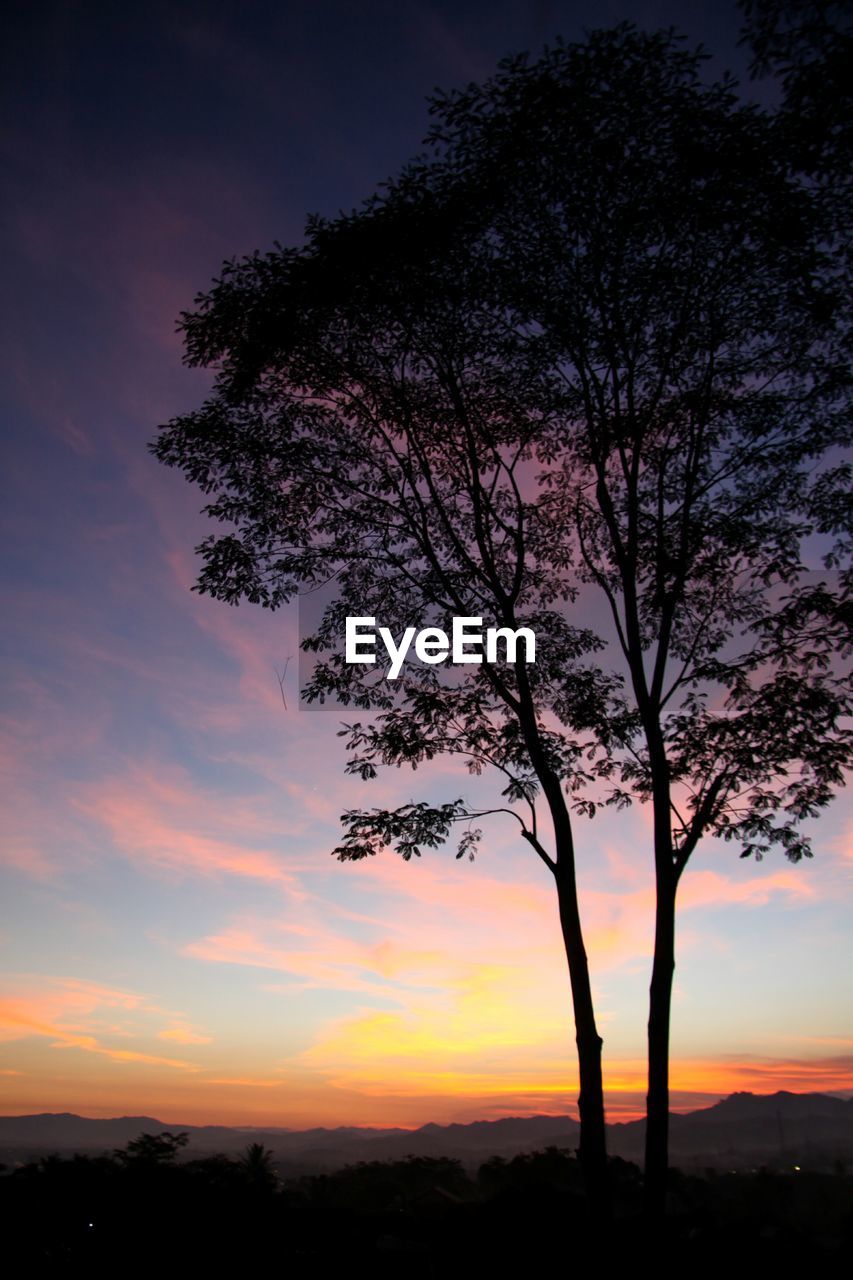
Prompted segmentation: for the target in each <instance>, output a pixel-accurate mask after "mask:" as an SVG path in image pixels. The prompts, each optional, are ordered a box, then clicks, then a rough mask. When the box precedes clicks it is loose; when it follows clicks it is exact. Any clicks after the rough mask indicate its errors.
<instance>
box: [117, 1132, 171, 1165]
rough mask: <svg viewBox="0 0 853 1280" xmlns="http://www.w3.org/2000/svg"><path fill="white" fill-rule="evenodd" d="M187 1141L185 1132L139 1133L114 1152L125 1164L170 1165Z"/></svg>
mask: <svg viewBox="0 0 853 1280" xmlns="http://www.w3.org/2000/svg"><path fill="white" fill-rule="evenodd" d="M188 1142H189V1134H187V1133H170V1132H169V1131H168V1130H164V1131H163V1132H162V1133H140V1135H139V1137H138V1138H133V1139H132V1140H131V1141H130V1142H128V1144H127V1146H126V1147H122V1148H120V1149H119V1150H117V1151H115V1152H114V1155H115V1158H116V1159H117V1160H120V1161H121V1163H122V1164H125V1165H130V1164H132V1165H144V1166H146V1167H147V1166H153V1165H171V1164H174V1163H175V1159H176V1157H177V1154H178V1152H179V1151H180V1150H181V1149H182V1148H183V1147H185V1146H186V1145H187V1143H188Z"/></svg>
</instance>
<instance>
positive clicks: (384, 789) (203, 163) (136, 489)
mask: <svg viewBox="0 0 853 1280" xmlns="http://www.w3.org/2000/svg"><path fill="white" fill-rule="evenodd" d="M685 13H689V21H690V25H689V28H688V35H689V37H690V41H691V43H696V42H698V41H702V42H704V43H705V44H707V45H708V46H709V48H711V49H713V50H717V51H720V52H721V54H722V56H721V58H720V59H719V60H717V61H716V62H714V63H713V64H711V65H712V66H713V67H715V68H716V69H717V70H720V69H722V68H724V67H730V68H732V69H733V70H735V71H737V72H742V71H743V69H744V64H745V56H744V54H743V52H742V51H740V50H738V49H736V47H735V42H736V39H737V32H738V26H739V17H738V13H737V10H736V7H735V5H734V4H729V3H717V2H714V3H710V2H709V3H696V4H694V5H690V6H685V5H684V4H680V3H651V2H649V3H639V2H638V3H629V0H624V3H616V2H615V0H614V2H613V3H609V4H608V3H597V4H595V3H581V2H579V0H578V2H574V3H573V2H566V3H558V2H554V3H547V2H545V0H541V2H539V3H534V2H532V0H531V2H529V3H523V2H522V0H517V2H516V3H512V2H510V0H494V2H493V3H488V4H486V3H476V2H474V0H471V2H466V0H458V2H457V3H437V2H431V3H426V2H423V3H421V2H420V0H397V2H396V3H392V2H391V0H388V2H387V3H386V2H379V0H362V2H361V3H358V4H354V3H343V2H342V0H325V2H324V0H315V3H307V2H305V3H303V2H301V0H300V2H294V3H291V2H289V0H281V3H279V4H272V3H270V4H261V3H257V2H256V0H248V3H243V4H240V5H239V6H238V5H237V4H236V3H201V2H199V3H193V2H183V3H181V2H179V3H174V2H172V3H165V2H164V3H156V2H154V0H151V2H148V3H139V2H135V0H131V2H130V3H128V4H122V5H119V4H111V3H98V2H96V0H81V2H80V3H71V2H70V0H66V2H65V3H60V2H57V3H42V2H40V0H34V2H33V3H28V4H25V3H20V2H19V3H15V4H13V5H12V7H11V14H12V17H11V20H10V21H9V24H8V27H7V29H6V30H5V32H4V37H5V43H6V50H5V55H4V57H5V66H4V67H3V72H2V80H1V81H0V83H2V94H3V98H4V102H3V108H2V116H3V120H4V125H5V130H4V137H3V143H2V145H3V153H2V165H3V173H4V176H5V178H6V186H7V190H8V195H7V199H6V202H5V203H6V214H5V218H4V236H3V242H4V261H3V264H2V276H3V280H4V282H5V290H4V292H5V296H6V304H7V305H6V307H5V320H4V334H3V343H2V356H0V358H2V361H3V364H4V374H5V376H4V378H3V384H4V388H5V390H4V403H3V417H2V429H3V441H4V456H3V469H2V476H3V485H4V490H5V491H4V493H3V502H2V520H3V524H4V528H3V535H2V536H3V552H4V554H3V557H2V559H3V567H2V573H3V595H4V600H3V627H2V701H0V713H1V714H0V766H1V767H2V774H3V790H4V803H3V808H4V814H5V817H4V822H3V828H4V829H3V833H2V842H0V859H2V863H3V868H2V872H3V881H4V892H3V894H2V899H0V957H2V959H1V960H0V967H2V974H0V1111H2V1112H3V1113H22V1112H36V1111H75V1112H78V1113H82V1114H86V1115H92V1116H106V1115H120V1114H127V1113H131V1114H133V1113H139V1112H145V1113H147V1114H151V1115H155V1116H157V1117H159V1118H160V1119H162V1120H164V1121H171V1122H186V1123H201V1122H207V1121H210V1122H221V1123H226V1124H227V1123H248V1124H275V1125H288V1126H293V1127H297V1128H300V1127H307V1126H309V1125H314V1124H326V1125H337V1124H378V1125H398V1124H399V1125H403V1126H414V1125H417V1124H421V1123H423V1122H426V1121H429V1120H433V1121H439V1122H447V1121H450V1120H473V1119H478V1118H493V1117H496V1116H500V1115H520V1114H532V1113H539V1112H570V1113H572V1114H574V1103H575V1098H576V1093H577V1068H576V1061H575V1053H574V1042H573V1040H574V1037H573V1029H572V1023H571V1008H570V1000H569V989H568V977H567V972H566V966H565V960H564V957H563V954H562V949H561V942H560V937H559V929H558V923H557V916H556V900H555V895H554V891H553V886H552V884H551V883H550V882H549V877H548V873H547V871H546V870H545V868H544V867H543V866H542V864H541V863H540V862H539V861H538V860H537V859H536V857H535V855H534V854H533V852H532V850H531V849H530V848H529V847H528V846H526V845H524V843H523V842H522V841H519V839H518V835H517V827H514V825H513V824H511V823H509V822H507V824H504V823H503V822H502V821H501V820H500V819H493V820H491V823H490V825H489V826H488V828H487V831H486V838H485V840H484V842H483V844H482V847H481V850H480V852H479V853H478V855H477V859H476V861H475V862H474V863H469V862H468V861H467V860H463V861H456V860H454V857H453V851H452V850H437V851H430V852H429V853H428V854H427V855H426V856H424V857H423V858H422V859H421V860H420V861H419V862H413V863H410V864H407V863H404V862H402V861H401V860H400V859H399V858H397V857H396V856H395V855H393V854H392V853H391V852H388V853H387V854H385V855H384V856H381V857H378V858H375V859H371V860H370V861H369V862H362V863H357V864H345V865H341V864H339V863H337V862H336V861H335V860H333V859H332V858H331V857H330V850H331V848H332V847H333V846H334V845H335V844H336V843H337V842H338V839H339V834H340V825H339V821H338V819H339V815H340V814H341V812H342V811H343V810H344V809H347V808H351V807H355V806H359V805H369V804H383V803H388V804H397V803H402V802H404V801H406V800H409V799H430V800H436V801H437V800H449V799H453V798H454V797H455V796H457V795H466V796H469V797H470V798H471V799H472V800H474V801H476V802H477V803H479V802H481V800H483V799H486V798H490V797H492V796H493V795H494V794H496V791H497V788H496V787H494V786H493V784H491V783H490V782H489V781H488V780H482V781H481V782H479V783H478V784H477V785H474V784H473V783H472V781H471V780H470V779H469V778H468V777H467V775H465V774H464V773H463V772H460V771H458V770H457V768H456V766H455V765H453V764H452V763H451V762H444V763H440V764H438V765H436V766H434V767H432V768H429V769H423V770H419V771H418V772H417V774H414V775H411V774H408V773H405V772H399V771H397V770H393V771H391V772H390V773H388V774H385V775H380V777H379V778H378V779H377V780H376V781H374V782H372V783H364V782H361V781H359V780H358V779H353V778H348V777H345V776H344V773H343V766H344V761H345V754H344V747H343V744H342V742H341V740H340V739H339V738H338V737H337V736H336V731H337V729H338V727H339V724H338V720H339V716H338V714H337V713H336V712H334V711H317V710H305V709H300V708H299V706H298V691H297V688H296V682H295V670H296V668H295V661H294V662H292V663H291V665H290V667H289V670H288V675H287V679H286V683H285V692H286V697H287V708H285V707H284V705H283V703H282V697H281V693H280V690H279V684H278V680H277V677H276V672H277V671H278V672H279V673H280V672H281V670H282V668H283V667H284V664H285V662H286V660H287V658H288V657H289V656H291V655H295V654H296V652H297V623H296V611H295V608H290V607H288V608H286V609H283V610H281V611H280V612H278V613H275V614H270V613H268V612H265V611H262V610H259V609H253V608H252V607H251V606H248V605H243V606H241V607H240V608H238V609H233V608H229V607H228V606H227V605H224V604H220V603H217V602H214V601H211V600H209V599H207V598H202V597H200V596H199V595H198V594H194V593H191V591H190V587H191V586H192V584H193V582H194V580H195V575H196V573H197V569H198V564H197V561H196V558H195V556H194V554H193V547H194V545H195V544H196V543H197V542H198V541H199V540H200V538H201V537H202V536H204V534H205V533H206V532H208V530H207V529H206V527H205V523H204V520H203V519H202V518H201V517H200V516H199V515H198V509H199V507H200V506H201V504H202V499H201V496H200V495H199V493H198V492H196V491H194V490H193V489H192V488H191V487H190V486H189V485H188V484H187V483H186V482H185V480H184V479H183V478H182V476H181V475H180V474H179V473H177V472H171V471H168V470H167V469H165V468H164V467H162V466H160V465H159V464H158V463H157V462H155V461H154V459H153V458H152V457H151V456H150V455H149V454H148V453H147V451H146V445H147V442H148V441H149V440H150V439H151V438H152V436H153V435H154V433H155V430H156V427H157V426H158V424H160V423H162V422H165V421H167V420H168V419H169V418H171V417H173V416H174V415H175V414H177V413H179V412H181V411H183V410H185V409H188V408H191V407H193V406H195V405H197V404H198V403H199V402H200V400H201V399H202V398H203V396H204V394H205V391H206V389H207V387H208V385H209V378H208V376H207V375H206V374H204V373H199V372H190V371H188V370H186V369H184V368H183V367H182V363H181V355H182V344H181V339H180V337H179V335H177V334H176V332H175V321H176V318H177V316H178V314H179V312H180V311H181V310H182V309H184V308H186V307H188V306H190V305H191V304H192V301H193V298H194V296H195V295H196V294H197V293H198V292H199V291H201V290H203V289H205V288H206V287H207V286H208V284H209V283H210V281H211V279H212V278H213V277H214V276H215V275H216V274H217V271H218V269H219V267H220V265H221V262H222V260H223V259H224V258H226V257H231V256H234V255H241V254H243V253H249V252H251V251H252V250H254V249H256V248H258V249H262V250H264V249H267V248H269V247H271V246H272V243H273V241H275V240H278V241H280V242H281V243H282V244H285V245H286V244H292V243H298V242H299V240H300V239H301V235H302V229H303V225H304V219H305V215H306V214H307V213H308V212H311V211H317V212H321V213H325V214H329V215H333V214H335V213H337V212H338V211H339V210H340V209H348V208H351V207H353V206H355V205H357V204H358V203H359V202H361V201H362V200H363V199H365V198H366V197H368V196H369V195H370V194H371V193H372V192H373V191H374V190H375V189H376V187H377V185H378V184H379V183H380V182H381V181H382V180H383V178H385V177H386V176H388V175H390V174H393V173H394V172H395V171H396V170H398V169H399V167H400V166H401V165H402V163H403V162H404V161H405V160H406V159H407V158H408V157H409V156H411V155H412V154H414V153H415V152H416V151H417V150H418V148H419V146H420V141H421V139H422V137H423V135H424V133H425V132H426V129H427V127H428V123H429V119H428V115H427V107H426V101H425V99H426V97H427V95H428V94H430V93H431V91H432V90H433V89H434V88H435V87H437V86H440V87H444V88H450V87H453V86H459V85H462V84H465V83H467V82H469V81H471V80H480V79H483V78H485V77H486V76H488V75H489V74H490V73H491V72H492V71H493V70H494V69H495V67H496V64H497V61H498V60H499V58H500V57H502V56H503V55H505V54H507V53H511V52H515V51H518V50H520V49H527V48H529V49H531V50H533V51H534V52H535V51H537V50H538V49H539V48H541V46H542V45H543V44H544V43H546V42H547V41H548V40H550V39H553V37H554V36H555V35H557V34H558V33H560V34H562V35H563V36H564V37H565V38H567V39H572V38H577V37H579V36H580V35H581V32H582V29H583V28H584V27H585V26H592V25H603V24H606V23H610V22H616V21H618V20H621V19H623V18H629V19H632V20H635V21H637V22H638V23H639V24H641V25H643V26H647V27H659V26H669V25H676V26H683V24H684V18H685ZM749 92H752V93H754V92H755V90H754V89H752V88H749ZM811 831H812V834H813V844H814V852H815V857H814V858H813V860H811V861H810V862H807V863H804V864H802V865H800V866H792V865H790V864H789V863H787V862H786V861H785V859H784V857H783V856H782V855H781V853H779V854H775V855H773V856H770V857H768V858H766V859H765V860H764V861H763V862H761V863H758V864H756V863H754V862H751V861H744V860H740V859H738V856H737V849H736V848H735V847H733V846H723V845H717V844H714V843H713V842H710V843H706V844H705V845H704V846H703V847H702V848H701V849H700V851H699V852H698V853H697V855H696V856H695V858H694V860H693V862H692V863H691V866H690V867H689V868H688V871H687V873H686V875H685V879H684V881H683V884H682V890H681V902H680V914H679V935H678V954H679V964H678V971H677V983H676V997H675V1017H674V1031H673V1060H674V1062H673V1081H674V1087H675V1093H674V1103H675V1105H676V1107H677V1108H679V1109H689V1108H691V1107H695V1106H700V1105H704V1104H706V1103H707V1102H710V1101H712V1100H714V1099H715V1098H717V1097H719V1096H720V1095H721V1094H725V1093H728V1092H731V1091H732V1090H735V1089H750V1090H753V1091H755V1092H767V1091H772V1090H775V1089H777V1088H787V1089H792V1090H801V1091H807V1090H825V1091H838V1092H851V1091H853V1017H851V1003H853V1002H851V998H850V984H849V974H850V973H851V972H853V941H851V938H852V937H853V933H852V932H851V929H850V924H849V922H850V913H851V906H853V850H851V838H850V837H851V832H853V806H851V803H850V799H849V797H848V796H845V795H842V796H840V797H839V798H838V799H837V800H836V801H835V803H834V804H833V805H832V807H831V808H830V809H828V810H827V811H826V812H825V814H824V815H823V817H822V818H821V819H820V821H819V822H818V823H816V824H813V825H812V827H811ZM578 846H579V868H580V869H579V875H580V885H581V903H582V910H583V913H584V922H585V926H586V930H587V936H588V949H589V953H590V960H591V967H592V973H593V982H594V990H595V994H596V999H597V1006H598V1009H599V1011H600V1015H601V1026H602V1032H603V1035H604V1039H605V1072H606V1075H605V1087H606V1089H607V1095H608V1103H609V1107H610V1118H612V1119H618V1118H624V1117H628V1116H634V1115H637V1114H639V1113H640V1111H641V1107H642V1098H643V1095H644V1092H645V1085H644V1054H645V1044H644V1024H645V1018H646V993H647V987H648V976H649V958H650V950H651V940H652V912H653V885H652V875H651V871H652V868H651V849H650V841H649V818H648V814H646V813H645V812H644V811H643V810H642V809H638V808H635V809H633V810H630V811H628V812H627V813H620V814H618V815H614V814H609V813H608V814H607V815H606V816H604V817H598V818H596V820H595V821H594V822H592V823H590V822H586V821H584V822H582V823H581V825H580V828H579V831H578Z"/></svg>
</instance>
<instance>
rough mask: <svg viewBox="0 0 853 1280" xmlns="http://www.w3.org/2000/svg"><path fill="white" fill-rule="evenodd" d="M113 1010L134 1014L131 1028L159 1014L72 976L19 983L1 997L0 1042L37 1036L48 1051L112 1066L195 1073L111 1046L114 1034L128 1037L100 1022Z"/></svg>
mask: <svg viewBox="0 0 853 1280" xmlns="http://www.w3.org/2000/svg"><path fill="white" fill-rule="evenodd" d="M116 1010H119V1011H121V1012H123V1013H125V1014H128V1013H129V1014H131V1015H135V1023H136V1024H138V1023H139V1021H140V1017H141V1021H142V1023H143V1024H144V1023H146V1022H147V1021H149V1020H150V1018H151V1016H154V1017H156V1018H157V1019H160V1018H161V1017H162V1015H163V1012H164V1011H163V1010H161V1009H159V1008H158V1006H157V1005H155V1004H152V1003H151V1002H150V1001H149V1000H148V999H147V997H145V996H142V995H139V994H138V993H136V992H129V991H123V990H120V989H118V988H114V987H108V986H103V985H101V984H99V983H96V982H87V981H81V980H78V979H73V978H29V979H24V980H23V981H22V982H21V984H20V989H19V990H18V991H17V992H16V993H15V994H14V995H9V996H5V997H2V998H0V1040H6V1041H10V1040H21V1039H25V1038H28V1037H31V1036H36V1037H40V1038H46V1039H48V1040H49V1041H50V1045H49V1047H50V1048H51V1049H81V1050H83V1051H85V1052H86V1053H94V1054H100V1055H102V1056H103V1057H106V1058H109V1059H111V1060H112V1061H113V1062H139V1063H145V1064H147V1065H149V1066H156V1067H169V1068H175V1069H178V1070H181V1071H196V1070H198V1067H197V1066H195V1065H194V1064H193V1063H191V1062H186V1061H183V1060H180V1059H176V1058H168V1057H163V1056H162V1055H160V1054H153V1053H149V1052H147V1051H145V1050H142V1049H130V1048H127V1047H125V1046H123V1045H116V1044H115V1043H111V1042H110V1041H111V1040H112V1041H114V1039H115V1037H116V1035H118V1036H121V1037H123V1036H127V1035H128V1034H132V1033H129V1032H128V1031H127V1029H126V1028H125V1027H123V1026H122V1025H121V1024H120V1025H118V1026H115V1025H113V1024H111V1023H109V1022H106V1021H105V1018H104V1014H105V1013H109V1014H110V1015H114V1012H115V1011H116ZM138 1034H140V1035H141V1034H145V1031H144V1029H143V1027H138ZM201 1042H202V1041H193V1043H201Z"/></svg>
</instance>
